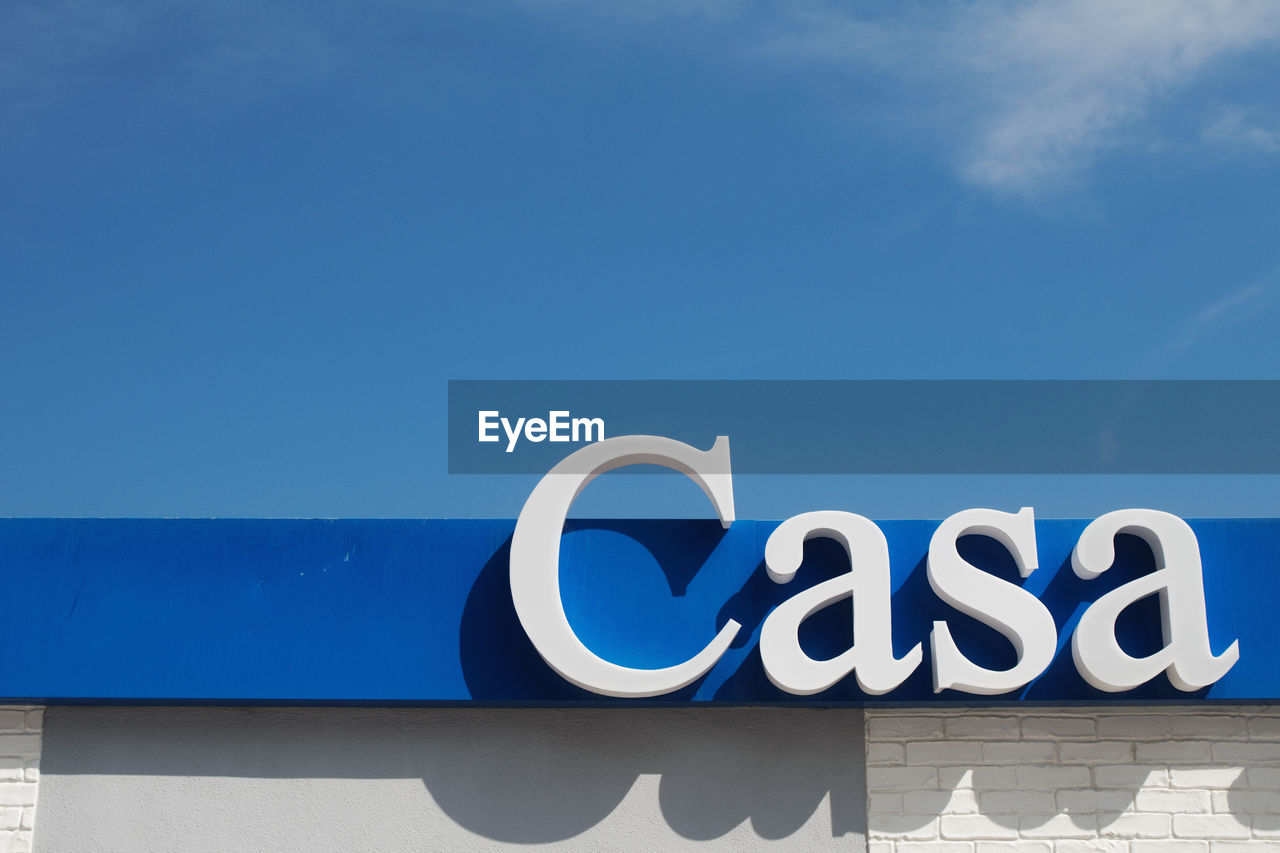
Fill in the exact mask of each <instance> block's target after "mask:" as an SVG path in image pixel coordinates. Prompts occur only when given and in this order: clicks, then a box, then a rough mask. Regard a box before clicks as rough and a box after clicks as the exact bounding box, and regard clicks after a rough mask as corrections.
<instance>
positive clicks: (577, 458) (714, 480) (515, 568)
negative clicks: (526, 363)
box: [510, 435, 741, 698]
mask: <svg viewBox="0 0 1280 853" xmlns="http://www.w3.org/2000/svg"><path fill="white" fill-rule="evenodd" d="M624 465H661V466H663V467H664V468H673V469H675V470H677V471H680V472H681V473H683V474H684V475H685V476H687V477H689V479H691V480H693V481H694V482H695V483H697V484H698V485H699V486H701V487H702V491H703V492H704V493H706V495H707V498H708V499H710V501H711V504H712V506H714V507H715V509H716V514H717V515H718V516H719V517H720V523H721V524H722V525H723V526H724V527H725V528H726V529H727V528H728V527H729V525H730V524H731V523H733V475H732V473H731V472H730V469H729V439H728V437H727V436H723V435H722V436H717V438H716V441H715V444H713V445H712V446H711V449H710V450H698V449H697V448H696V447H692V446H690V445H688V444H685V443H683V442H680V441H676V440H675V439H671V438H663V437H661V436H653V435H624V436H618V437H616V438H609V439H605V440H603V441H598V442H596V443H595V444H589V445H587V446H586V447H583V448H582V449H580V450H577V451H575V452H573V453H571V454H569V455H568V456H566V457H565V458H564V459H563V460H561V461H560V463H559V464H557V465H556V466H555V467H554V468H552V469H551V470H550V471H549V472H547V475H546V476H545V477H543V478H542V479H541V480H540V481H538V485H537V486H535V487H534V489H533V492H532V494H530V495H529V499H528V500H527V501H525V504H524V508H523V509H521V510H520V517H519V519H517V520H516V530H515V533H514V534H513V535H512V537H511V566H510V576H511V599H512V601H513V602H514V603H515V606H516V615H517V616H518V617H519V619H520V624H521V626H523V627H524V631H525V633H526V634H527V635H528V636H529V640H530V641H532V643H533V647H534V648H535V649H537V650H538V654H540V655H542V659H543V660H545V661H546V662H547V665H548V666H550V667H551V668H552V669H554V670H555V671H556V672H557V673H559V674H560V676H561V677H562V678H564V679H565V680H566V681H570V682H572V683H574V684H576V685H578V686H579V687H581V688H583V689H584V690H590V691H592V692H593V693H601V694H603V695H605V696H618V697H621V698H639V697H643V696H661V695H662V694H664V693H671V692H673V691H676V690H679V689H680V688H681V687H685V686H687V685H689V684H692V683H693V682H694V681H696V680H697V679H699V678H701V677H702V676H703V675H705V674H706V672H707V671H708V670H710V669H711V667H713V666H715V664H716V661H718V660H719V659H720V657H721V656H722V655H723V654H724V653H725V651H726V650H727V649H728V648H729V644H730V643H732V642H733V638H734V636H736V635H737V633H738V629H739V628H740V627H741V626H740V625H739V624H738V623H737V622H735V621H733V620H732V619H730V620H729V621H728V622H727V623H726V624H725V626H724V627H723V628H721V629H720V632H719V633H718V634H716V636H715V638H714V639H713V640H712V641H711V642H710V643H709V644H708V645H707V646H706V648H704V649H703V650H702V651H700V652H698V654H696V655H694V656H693V657H692V658H690V659H689V660H687V661H685V662H684V663H681V664H677V665H675V666H669V667H664V668H662V669H635V668H631V667H625V666H619V665H618V664H615V663H610V662H609V661H607V660H605V659H603V658H601V657H599V656H598V655H596V654H595V653H594V652H592V651H591V650H590V649H588V648H587V647H586V646H585V645H583V644H582V641H581V640H579V639H578V635H577V634H575V633H574V632H573V626H571V625H570V624H569V619H568V617H567V616H566V615H565V612H564V603H563V602H562V601H561V598H560V536H561V533H562V532H563V530H564V522H565V518H566V517H567V516H568V514H569V507H570V506H572V505H573V502H574V500H576V499H577V497H578V495H579V494H581V493H582V490H583V489H585V488H586V487H587V484H588V483H590V482H591V481H592V480H594V479H595V478H596V477H598V476H599V475H600V474H603V473H605V472H607V471H611V470H613V469H614V468H620V467H622V466H624Z"/></svg>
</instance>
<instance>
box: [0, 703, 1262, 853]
mask: <svg viewBox="0 0 1280 853" xmlns="http://www.w3.org/2000/svg"><path fill="white" fill-rule="evenodd" d="M41 715H42V712H41V710H40V709H28V708H20V709H14V708H2V709H0V853H3V851H7V850H12V851H26V850H28V847H29V845H31V844H32V831H31V827H32V824H33V820H34V817H35V800H36V796H35V795H36V791H37V786H36V780H37V779H39V780H40V781H39V795H40V796H39V799H40V807H39V820H38V821H35V835H34V846H33V848H32V849H34V851H35V853H56V851H79V850H101V851H112V850H130V851H132V850H151V849H166V850H184V851H204V850H210V851H213V850H218V851H222V850H228V849H237V850H282V851H289V850H308V851H310V850H319V851H324V850H351V849H378V850H423V849H451V850H460V851H467V850H481V849H484V850H488V849H495V848H497V849H502V848H513V847H519V848H526V847H531V848H538V849H543V848H550V849H559V850H601V849H618V850H652V849H655V848H658V849H662V848H666V849H674V850H682V849H699V850H717V849H734V850H737V849H758V848H766V847H774V846H776V847H780V848H784V849H796V848H802V849H841V850H860V849H863V842H862V832H863V829H864V827H865V828H866V829H867V831H868V833H869V836H870V838H871V841H870V846H871V849H872V850H873V851H880V853H953V851H954V853H995V851H1007V850H1019V851H1028V853H1051V852H1053V853H1075V851H1080V850H1102V851H1114V853H1152V852H1153V851H1170V853H1189V852H1190V851H1195V853H1237V851H1245V850H1248V851H1251V853H1252V851H1266V850H1280V708H1269V707H1215V706H1197V707H1185V708H1158V709H1135V708H1113V709H1097V708H1091V709H1079V708H1076V709H1058V708H1025V709H1016V710H1005V709H1002V708H1001V709H991V708H986V709H973V710H958V709H951V710H916V709H910V710H872V711H868V712H867V713H866V718H865V719H866V722H865V733H866V739H865V752H864V745H863V737H862V736H863V723H862V719H863V717H862V714H861V713H860V712H858V711H854V710H829V711H821V710H804V709H774V710H765V709H724V708H722V709H696V710H692V709H691V710H657V709H654V710H649V709H643V710H641V709H594V710H588V709H581V710H538V709H511V710H493V709H489V710H485V709H470V708H458V709H402V710H386V709H304V708H292V709H266V708H51V709H49V710H48V711H47V712H46V713H45V717H46V719H45V720H44V723H43V729H44V740H43V745H44V753H43V756H41V728H42V720H41ZM864 760H865V763H866V774H867V776H866V783H867V787H866V789H865V791H864V788H863V777H862V774H863V767H864ZM864 821H865V823H864Z"/></svg>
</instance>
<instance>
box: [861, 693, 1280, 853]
mask: <svg viewBox="0 0 1280 853" xmlns="http://www.w3.org/2000/svg"><path fill="white" fill-rule="evenodd" d="M866 725H867V831H868V842H869V846H870V850H871V851H872V853H996V851H1010V850H1018V851H1027V853H1036V851H1040V853H1075V851H1083V850H1100V851H1115V853H1157V851H1161V853H1163V851H1168V853H1184V851H1185V853H1237V851H1244V850H1249V851H1255V853H1256V851H1265V850H1276V851H1280V708H1266V707H1223V708H1221V709H1216V708H1210V707H1204V706H1200V707H1196V708H1168V707H1159V708H1154V709H1150V708H1148V709H1143V708H1136V709H1135V708H1127V709H1097V708H1089V709H1074V710H1057V709H1049V708H1036V709H1023V710H1008V711H1006V710H1003V709H990V708H985V709H981V710H960V709H954V710H946V711H917V710H874V709H868V711H867V714H866Z"/></svg>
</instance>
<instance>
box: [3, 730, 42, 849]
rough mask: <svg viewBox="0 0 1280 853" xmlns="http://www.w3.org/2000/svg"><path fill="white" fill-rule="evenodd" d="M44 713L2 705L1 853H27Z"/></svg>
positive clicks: (38, 771)
mask: <svg viewBox="0 0 1280 853" xmlns="http://www.w3.org/2000/svg"><path fill="white" fill-rule="evenodd" d="M42 722H43V710H42V709H40V708H33V707H28V706H14V705H0V853H27V851H29V850H30V849H31V830H32V827H33V826H34V824H35V817H36V792H37V789H38V785H37V782H38V781H39V779H40V730H41V727H42Z"/></svg>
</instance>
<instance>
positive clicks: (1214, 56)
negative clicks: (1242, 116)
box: [767, 0, 1280, 194]
mask: <svg viewBox="0 0 1280 853" xmlns="http://www.w3.org/2000/svg"><path fill="white" fill-rule="evenodd" d="M1277 44H1280V3H1276V2H1274V0H1162V2H1159V3H1116V2H1112V0H1028V2H1003V1H1002V0H980V2H975V3H965V4H950V5H947V6H942V7H931V8H930V9H929V10H928V14H925V13H924V12H923V11H922V10H921V9H919V8H916V7H907V11H905V12H902V13H900V14H899V15H898V16H897V17H896V18H893V19H890V20H880V21H878V22H874V23H873V22H868V21H864V20H859V19H857V18H855V17H853V15H852V14H851V13H850V12H848V11H845V9H844V7H840V6H836V5H834V4H821V5H811V6H809V7H806V8H805V10H804V11H803V12H801V13H797V14H794V15H792V16H791V17H790V20H788V21H787V22H785V27H784V32H783V34H782V35H776V36H773V37H771V38H770V39H769V40H768V42H767V52H768V53H770V54H772V55H774V56H781V57H785V58H787V59H788V60H789V61H791V62H796V61H811V62H823V63H827V64H828V66H829V67H832V68H834V69H837V70H838V69H840V68H843V69H845V70H847V71H848V72H850V73H854V74H858V73H863V72H864V71H865V70H866V69H867V67H868V66H870V67H874V68H875V69H876V70H878V71H880V72H881V73H886V72H887V73H889V74H891V75H893V76H894V77H895V78H896V79H898V80H905V81H911V82H914V83H917V84H920V85H921V86H922V88H923V91H924V92H925V95H924V98H923V99H922V103H921V106H920V109H921V110H929V109H932V110H933V112H934V113H935V117H936V119H937V122H936V126H935V127H934V128H933V130H934V132H935V133H938V134H940V135H944V136H946V137H947V138H948V144H949V145H950V147H951V157H952V159H953V162H954V163H955V165H956V168H957V170H958V173H959V174H960V175H961V176H962V177H963V178H964V179H965V180H967V181H969V182H971V183H973V184H976V185H978V186H980V187H983V188H986V189H989V190H995V191H999V192H1004V193H1013V194H1028V193H1034V192H1037V191H1039V190H1041V189H1043V188H1044V187H1046V186H1048V185H1054V184H1058V183H1060V182H1062V181H1064V180H1067V179H1070V178H1071V177H1073V176H1075V175H1078V174H1079V173H1080V172H1081V171H1082V170H1084V169H1085V168H1087V167H1088V166H1089V165H1090V164H1091V163H1092V162H1093V161H1094V160H1095V158H1096V157H1097V156H1099V154H1100V153H1101V152H1103V151H1105V150H1107V149H1109V148H1111V147H1114V146H1117V145H1120V144H1123V143H1124V142H1126V141H1128V140H1130V139H1132V138H1134V137H1136V136H1140V135H1141V134H1140V133H1139V132H1138V126H1139V125H1140V124H1141V121H1142V119H1143V118H1144V117H1145V116H1146V115H1148V113H1149V111H1150V110H1151V108H1152V107H1153V106H1154V105H1158V104H1159V103H1161V101H1162V100H1163V99H1165V98H1166V97H1168V96H1170V95H1172V94H1173V93H1175V92H1176V91H1178V90H1179V89H1180V88H1182V87H1184V86H1186V85H1188V84H1190V83H1192V82H1194V81H1195V80H1196V79H1197V77H1198V75H1200V74H1201V73H1203V72H1204V71H1205V70H1206V69H1207V68H1208V67H1209V66H1210V64H1211V63H1213V62H1214V61H1217V60H1221V59H1225V58H1228V57H1232V56H1238V55H1240V54H1242V53H1244V52H1245V51H1248V50H1251V49H1254V48H1258V47H1262V46H1266V45H1277ZM1232 131H1237V132H1239V133H1240V134H1242V135H1243V134H1248V139H1249V140H1251V141H1253V142H1254V143H1255V144H1266V143H1267V142H1269V141H1270V139H1271V138H1270V137H1265V136H1263V135H1261V134H1260V133H1256V132H1253V131H1251V130H1245V129H1243V128H1242V127H1241V126H1240V125H1239V124H1236V125H1231V124H1224V125H1222V126H1221V127H1219V128H1218V129H1217V132H1218V133H1221V134H1225V133H1230V132H1232Z"/></svg>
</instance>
